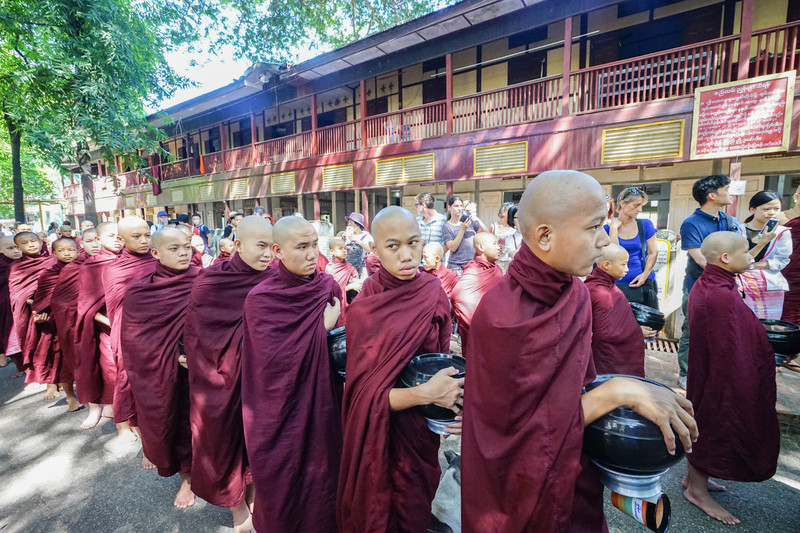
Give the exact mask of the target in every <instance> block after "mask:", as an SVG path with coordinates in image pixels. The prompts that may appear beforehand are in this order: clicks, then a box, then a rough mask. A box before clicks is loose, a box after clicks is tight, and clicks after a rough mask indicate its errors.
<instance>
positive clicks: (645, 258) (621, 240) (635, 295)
mask: <svg viewBox="0 0 800 533" xmlns="http://www.w3.org/2000/svg"><path fill="white" fill-rule="evenodd" d="M647 202H648V196H647V193H646V192H644V191H643V190H641V189H638V188H636V187H627V188H625V189H623V190H622V192H620V193H619V196H617V206H618V209H619V214H618V216H617V218H615V219H614V220H612V221H611V222H610V223H609V224H606V225H605V226H603V227H604V228H605V230H606V232H608V236H609V238H610V239H611V242H613V243H615V244H619V245H620V246H622V247H623V248H625V250H627V252H628V256H629V259H628V273H627V274H626V275H625V277H623V278H622V279H620V280H619V281H618V282H617V286H618V287H619V288H620V290H621V291H622V292H623V293H624V294H625V297H626V298H627V299H628V301H629V302H635V303H639V304H643V305H646V306H649V307H652V308H654V309H658V287H657V286H656V275H655V273H654V272H653V268H654V267H655V266H656V261H657V260H658V244H657V243H656V228H655V226H653V223H652V222H651V221H650V220H648V219H646V218H637V217H638V216H639V213H641V212H642V207H643V206H644V205H645V204H646V203H647Z"/></svg>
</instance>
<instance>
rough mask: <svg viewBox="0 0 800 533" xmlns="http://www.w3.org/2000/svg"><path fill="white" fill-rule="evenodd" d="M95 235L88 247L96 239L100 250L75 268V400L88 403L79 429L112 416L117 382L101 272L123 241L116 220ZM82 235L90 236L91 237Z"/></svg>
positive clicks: (90, 426)
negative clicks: (76, 276) (101, 418)
mask: <svg viewBox="0 0 800 533" xmlns="http://www.w3.org/2000/svg"><path fill="white" fill-rule="evenodd" d="M87 233H88V231H87ZM96 235H97V238H96V240H90V244H89V246H91V247H94V246H95V242H99V244H100V250H99V251H98V252H97V253H96V254H93V255H92V254H91V253H89V251H88V250H89V249H88V248H87V255H88V256H89V257H88V258H87V259H86V261H85V262H84V263H83V264H82V265H81V267H80V269H79V271H78V296H77V301H76V309H75V313H76V316H75V332H74V335H73V337H74V341H75V359H76V363H75V385H76V386H77V389H78V401H80V402H81V403H84V404H89V414H88V415H87V416H86V419H85V420H84V421H83V422H81V429H92V428H93V427H95V426H97V423H98V422H99V421H100V417H101V416H105V417H107V418H112V417H113V416H114V412H113V407H112V402H113V400H114V386H115V385H116V382H117V365H116V363H115V362H114V354H113V352H112V351H111V341H110V338H109V335H110V333H111V323H110V322H109V320H108V317H107V316H106V307H105V291H104V289H103V278H102V273H103V270H104V269H105V267H106V265H107V264H109V263H110V262H112V261H114V260H115V259H116V258H117V256H118V255H119V254H120V252H121V251H122V241H121V240H120V239H119V238H118V235H117V224H116V222H103V223H101V224H100V225H98V226H97V229H96ZM85 238H86V239H91V236H86V237H85ZM82 244H83V243H82Z"/></svg>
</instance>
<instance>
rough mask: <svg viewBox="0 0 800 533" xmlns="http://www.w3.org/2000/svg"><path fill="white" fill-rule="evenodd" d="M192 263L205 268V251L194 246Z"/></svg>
mask: <svg viewBox="0 0 800 533" xmlns="http://www.w3.org/2000/svg"><path fill="white" fill-rule="evenodd" d="M192 265H194V266H196V267H199V268H203V252H201V251H199V250H198V249H197V248H195V247H192Z"/></svg>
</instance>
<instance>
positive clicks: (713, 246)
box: [700, 231, 747, 264]
mask: <svg viewBox="0 0 800 533" xmlns="http://www.w3.org/2000/svg"><path fill="white" fill-rule="evenodd" d="M742 246H747V239H745V238H744V237H742V236H741V235H739V234H738V233H735V232H733V231H715V232H714V233H712V234H710V235H709V236H708V237H706V238H705V239H704V240H703V244H701V245H700V253H701V254H703V257H705V258H706V261H708V262H709V263H714V264H716V263H717V262H718V261H719V259H720V256H721V255H722V254H730V253H733V252H734V251H736V249H737V248H741V247H742Z"/></svg>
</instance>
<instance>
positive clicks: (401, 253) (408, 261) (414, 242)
mask: <svg viewBox="0 0 800 533" xmlns="http://www.w3.org/2000/svg"><path fill="white" fill-rule="evenodd" d="M371 227H372V237H373V239H374V241H373V242H372V243H370V247H371V249H372V252H373V253H374V254H375V255H377V256H378V259H380V260H381V266H382V268H384V269H385V270H386V271H387V272H388V273H389V274H391V275H392V276H394V277H396V278H397V279H401V280H404V281H406V280H411V279H414V277H415V276H416V275H417V267H419V264H420V261H422V236H421V235H420V231H419V223H418V222H417V219H416V217H414V215H413V214H411V211H409V210H408V209H404V208H402V207H399V206H396V205H390V206H389V207H385V208H383V209H381V210H380V211H378V214H377V215H375V218H374V219H372V226H371Z"/></svg>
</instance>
